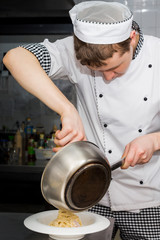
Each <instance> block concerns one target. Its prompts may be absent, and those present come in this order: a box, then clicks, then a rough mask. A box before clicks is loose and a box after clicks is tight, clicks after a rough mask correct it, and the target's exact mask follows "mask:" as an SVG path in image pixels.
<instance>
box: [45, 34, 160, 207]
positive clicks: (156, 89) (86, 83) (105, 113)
mask: <svg viewBox="0 0 160 240" xmlns="http://www.w3.org/2000/svg"><path fill="white" fill-rule="evenodd" d="M43 44H44V46H46V48H47V49H48V51H49V53H50V56H51V69H50V73H49V76H50V77H51V78H52V79H69V80H70V81H71V82H72V83H73V84H74V85H75V88H76V92H77V109H78V111H79V114H80V116H81V118H82V121H83V125H84V128H85V133H86V136H87V139H88V140H89V141H91V142H93V143H95V144H97V145H98V146H99V148H100V149H101V150H102V151H103V152H104V153H105V155H106V157H107V159H108V160H109V162H110V164H111V165H112V164H113V163H114V162H116V161H117V160H119V159H120V158H121V157H122V154H123V151H124V148H125V146H126V144H128V143H129V142H130V141H132V140H133V139H135V138H137V137H139V136H142V135H145V134H148V133H152V132H157V131H160V66H159V65H160V40H159V39H158V38H155V37H151V36H144V44H143V46H142V49H141V50H140V52H139V54H138V56H137V57H136V58H135V59H134V60H132V62H131V64H130V66H129V68H128V70H127V72H126V73H125V74H124V75H123V76H121V77H119V78H116V79H114V80H112V81H105V79H104V78H103V74H102V73H100V72H93V71H91V70H89V69H88V68H87V67H86V66H82V65H81V64H80V62H79V61H78V60H77V59H76V57H75V53H74V46H73V38H72V37H68V38H65V39H62V40H57V41H56V42H55V43H50V42H49V41H48V40H47V39H46V40H45V41H44V42H43ZM100 203H101V204H102V205H105V206H109V207H111V209H112V210H115V211H121V210H127V211H134V210H137V209H142V208H148V207H154V206H158V205H160V152H159V151H157V152H155V153H154V155H153V157H152V159H151V160H150V161H149V162H148V163H146V164H143V165H136V166H135V167H129V169H126V170H122V169H120V168H119V169H116V170H114V171H113V172H112V180H111V183H110V187H109V189H108V192H107V193H106V195H105V196H104V198H103V199H102V200H101V201H100Z"/></svg>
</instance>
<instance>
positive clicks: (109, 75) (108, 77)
mask: <svg viewBox="0 0 160 240" xmlns="http://www.w3.org/2000/svg"><path fill="white" fill-rule="evenodd" d="M103 75H104V78H105V79H106V80H107V81H110V80H112V79H114V78H116V74H115V73H114V72H113V71H106V72H103Z"/></svg>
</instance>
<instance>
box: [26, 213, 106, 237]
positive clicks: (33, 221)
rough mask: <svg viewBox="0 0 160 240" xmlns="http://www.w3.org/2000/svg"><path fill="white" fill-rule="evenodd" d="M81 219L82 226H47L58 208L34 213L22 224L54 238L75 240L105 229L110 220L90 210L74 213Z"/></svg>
mask: <svg viewBox="0 0 160 240" xmlns="http://www.w3.org/2000/svg"><path fill="white" fill-rule="evenodd" d="M76 214H77V216H79V218H80V219H81V221H82V224H83V226H81V227H72V228H60V227H53V226H49V223H50V222H51V221H53V220H54V219H56V218H57V215H58V210H50V211H45V212H40V213H36V214H34V215H31V216H29V217H27V218H26V219H25V220H24V225H25V226H26V227H27V228H29V229H30V230H32V231H35V232H39V233H44V234H49V236H50V237H51V238H53V239H56V240H62V239H63V240H77V239H81V238H83V237H84V236H85V235H86V234H89V233H95V232H99V231H102V230H104V229H106V228H107V227H108V226H109V225H110V221H109V220H108V219H107V218H105V217H103V216H100V215H98V214H95V213H90V212H80V213H76Z"/></svg>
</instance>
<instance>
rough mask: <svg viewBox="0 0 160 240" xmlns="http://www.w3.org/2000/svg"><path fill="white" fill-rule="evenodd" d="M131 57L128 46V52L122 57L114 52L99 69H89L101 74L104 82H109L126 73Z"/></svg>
mask: <svg viewBox="0 0 160 240" xmlns="http://www.w3.org/2000/svg"><path fill="white" fill-rule="evenodd" d="M132 57H133V48H132V46H130V51H129V52H126V53H124V54H123V55H122V56H120V54H119V53H118V52H115V53H114V54H113V56H112V57H111V58H108V59H106V60H105V61H103V62H104V65H103V66H101V67H90V66H88V68H89V69H91V70H94V71H99V72H102V73H103V76H104V78H105V80H106V81H111V80H113V79H115V78H117V77H121V76H122V75H123V74H125V72H126V71H127V69H128V67H129V65H130V63H131V61H132Z"/></svg>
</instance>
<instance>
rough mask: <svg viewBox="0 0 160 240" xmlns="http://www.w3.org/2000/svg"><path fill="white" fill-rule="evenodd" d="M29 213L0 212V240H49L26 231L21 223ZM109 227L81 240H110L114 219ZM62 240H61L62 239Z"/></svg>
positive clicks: (45, 235) (47, 237)
mask: <svg viewBox="0 0 160 240" xmlns="http://www.w3.org/2000/svg"><path fill="white" fill-rule="evenodd" d="M30 215H32V214H30V213H10V212H7V213H6V212H0V239H1V240H11V239H12V240H49V239H51V238H49V235H47V234H41V233H36V232H33V231H31V230H29V229H27V228H26V227H25V226H24V224H23V222H24V219H25V218H27V217H28V216H30ZM109 220H110V226H109V227H108V228H107V229H106V230H104V231H101V232H98V233H94V234H88V235H86V236H85V237H84V238H83V240H111V234H112V229H113V224H114V219H112V218H111V219H109ZM62 240H63V239H62Z"/></svg>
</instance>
